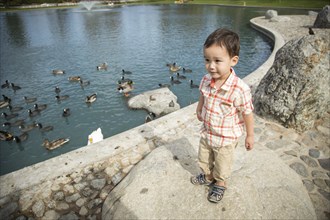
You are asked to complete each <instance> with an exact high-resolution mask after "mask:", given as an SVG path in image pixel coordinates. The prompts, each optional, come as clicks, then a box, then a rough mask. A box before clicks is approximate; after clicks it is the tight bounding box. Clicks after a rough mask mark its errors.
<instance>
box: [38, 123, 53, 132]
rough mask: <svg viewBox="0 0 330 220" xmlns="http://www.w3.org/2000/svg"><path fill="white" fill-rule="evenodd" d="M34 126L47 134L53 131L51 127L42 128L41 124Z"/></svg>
mask: <svg viewBox="0 0 330 220" xmlns="http://www.w3.org/2000/svg"><path fill="white" fill-rule="evenodd" d="M35 126H36V127H38V128H39V130H40V131H41V132H48V131H52V130H53V129H54V127H53V126H51V125H48V126H46V127H44V126H43V125H42V124H41V123H35Z"/></svg>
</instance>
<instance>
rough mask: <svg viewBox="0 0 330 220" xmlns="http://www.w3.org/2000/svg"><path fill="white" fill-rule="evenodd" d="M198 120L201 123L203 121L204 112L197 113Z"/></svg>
mask: <svg viewBox="0 0 330 220" xmlns="http://www.w3.org/2000/svg"><path fill="white" fill-rule="evenodd" d="M197 118H198V120H199V121H203V117H202V112H197Z"/></svg>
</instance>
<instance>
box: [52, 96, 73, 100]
mask: <svg viewBox="0 0 330 220" xmlns="http://www.w3.org/2000/svg"><path fill="white" fill-rule="evenodd" d="M69 97H70V96H68V95H57V96H55V98H56V100H57V101H62V100H66V99H68V98H69Z"/></svg>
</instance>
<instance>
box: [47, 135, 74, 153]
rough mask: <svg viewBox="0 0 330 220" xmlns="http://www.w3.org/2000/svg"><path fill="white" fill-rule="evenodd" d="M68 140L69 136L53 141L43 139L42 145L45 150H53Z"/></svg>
mask: <svg viewBox="0 0 330 220" xmlns="http://www.w3.org/2000/svg"><path fill="white" fill-rule="evenodd" d="M69 141H70V139H69V138H59V139H57V140H54V141H49V140H48V139H44V141H43V143H42V146H44V147H45V148H46V149H47V150H54V149H56V148H58V147H60V146H62V145H63V144H65V143H67V142H69Z"/></svg>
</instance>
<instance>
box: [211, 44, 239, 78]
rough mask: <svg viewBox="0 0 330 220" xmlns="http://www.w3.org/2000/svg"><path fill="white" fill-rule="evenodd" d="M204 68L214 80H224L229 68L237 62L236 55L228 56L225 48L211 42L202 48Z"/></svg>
mask: <svg viewBox="0 0 330 220" xmlns="http://www.w3.org/2000/svg"><path fill="white" fill-rule="evenodd" d="M204 60H205V68H206V70H207V71H208V73H209V74H210V75H211V76H212V78H213V79H215V80H224V79H226V78H227V76H228V75H229V74H230V68H231V67H233V66H235V65H236V64H237V62H238V56H234V57H230V56H229V54H228V51H227V49H226V48H224V47H221V46H218V45H216V44H213V45H212V46H210V47H208V48H204Z"/></svg>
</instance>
